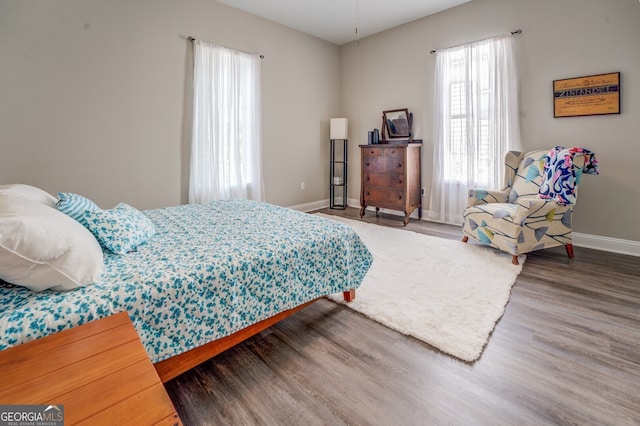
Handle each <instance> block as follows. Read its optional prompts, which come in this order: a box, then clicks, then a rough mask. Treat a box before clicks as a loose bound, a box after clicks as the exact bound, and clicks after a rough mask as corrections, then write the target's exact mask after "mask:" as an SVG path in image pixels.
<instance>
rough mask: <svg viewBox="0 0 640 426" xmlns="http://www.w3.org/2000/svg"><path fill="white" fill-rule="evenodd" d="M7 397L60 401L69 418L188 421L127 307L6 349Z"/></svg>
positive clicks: (2, 367)
mask: <svg viewBox="0 0 640 426" xmlns="http://www.w3.org/2000/svg"><path fill="white" fill-rule="evenodd" d="M0 402H1V403H2V404H25V405H34V404H35V405H40V404H45V405H49V404H54V405H57V406H59V405H61V406H63V409H64V411H63V412H64V424H65V425H73V424H87V425H96V424H113V425H126V424H130V425H137V426H138V425H152V424H154V425H155V424H163V425H180V424H181V422H180V419H179V418H178V415H177V414H176V410H175V408H174V407H173V404H172V403H171V400H170V399H169V396H168V395H167V393H166V391H165V389H164V386H163V385H162V383H161V382H160V378H159V377H158V374H157V373H156V370H155V369H154V368H153V364H151V361H150V360H149V358H148V356H147V353H146V352H145V349H144V347H143V346H142V343H141V342H140V339H139V338H138V334H137V333H136V330H135V328H134V327H133V324H132V323H131V321H130V320H129V315H128V314H127V313H126V312H123V313H120V314H116V315H113V316H110V317H107V318H104V319H100V320H97V321H92V322H89V323H87V324H84V325H81V326H79V327H75V328H72V329H70V330H65V331H61V332H60V333H56V334H52V335H50V336H47V337H43V338H41V339H37V340H34V341H31V342H28V343H25V344H22V345H19V346H15V347H12V348H8V349H5V350H3V351H0Z"/></svg>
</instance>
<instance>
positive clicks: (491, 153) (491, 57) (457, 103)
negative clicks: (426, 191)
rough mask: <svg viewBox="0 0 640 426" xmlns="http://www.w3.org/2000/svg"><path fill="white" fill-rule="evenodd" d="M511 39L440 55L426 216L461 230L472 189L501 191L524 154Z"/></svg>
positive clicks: (496, 40) (501, 38) (457, 48)
mask: <svg viewBox="0 0 640 426" xmlns="http://www.w3.org/2000/svg"><path fill="white" fill-rule="evenodd" d="M512 38H513V37H512V36H511V35H506V36H502V37H496V38H492V39H488V40H482V41H478V42H475V43H470V44H466V45H462V46H457V47H452V48H449V49H444V50H438V51H437V52H436V69H435V85H434V88H435V93H434V96H435V108H434V110H435V120H434V132H435V134H434V164H433V185H432V189H431V198H430V207H429V213H428V216H429V217H430V218H431V219H434V220H437V221H440V222H446V223H454V224H460V223H462V214H463V212H464V209H465V208H466V206H467V194H468V190H469V189H473V188H484V189H501V188H500V187H501V186H502V182H503V178H502V176H503V174H504V155H505V154H506V153H507V151H509V150H518V149H519V148H520V126H519V118H518V84H517V78H516V68H515V58H514V52H513V46H512Z"/></svg>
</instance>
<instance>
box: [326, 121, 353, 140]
mask: <svg viewBox="0 0 640 426" xmlns="http://www.w3.org/2000/svg"><path fill="white" fill-rule="evenodd" d="M329 122H330V126H331V131H330V132H329V134H330V135H331V139H348V137H347V135H348V133H349V132H348V127H349V122H348V120H347V119H346V118H332V119H331V120H329Z"/></svg>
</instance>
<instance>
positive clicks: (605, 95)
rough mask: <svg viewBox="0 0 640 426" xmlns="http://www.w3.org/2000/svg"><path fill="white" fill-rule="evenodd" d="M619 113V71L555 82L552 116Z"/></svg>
mask: <svg viewBox="0 0 640 426" xmlns="http://www.w3.org/2000/svg"><path fill="white" fill-rule="evenodd" d="M603 114H620V73H619V72H614V73H610V74H598V75H589V76H585V77H575V78H568V79H564V80H554V81H553V116H554V117H575V116H581V115H603Z"/></svg>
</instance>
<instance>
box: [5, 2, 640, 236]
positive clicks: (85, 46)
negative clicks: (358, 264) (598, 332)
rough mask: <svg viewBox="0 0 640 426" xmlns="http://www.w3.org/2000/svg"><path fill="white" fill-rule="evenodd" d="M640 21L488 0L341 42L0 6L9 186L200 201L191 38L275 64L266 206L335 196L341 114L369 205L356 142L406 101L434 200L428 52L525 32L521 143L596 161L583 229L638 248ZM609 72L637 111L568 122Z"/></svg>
mask: <svg viewBox="0 0 640 426" xmlns="http://www.w3.org/2000/svg"><path fill="white" fill-rule="evenodd" d="M639 23H640V4H639V3H638V2H637V1H636V0H611V1H604V0H560V1H558V0H536V1H531V0H474V1H472V2H470V3H467V4H464V5H462V6H459V7H457V8H454V9H451V10H448V11H445V12H442V13H440V14H437V15H434V16H431V17H427V18H425V19H421V20H418V21H415V22H412V23H410V24H407V25H403V26H401V27H398V28H395V29H392V30H389V31H386V32H384V33H381V34H378V35H375V36H372V37H369V38H366V39H363V40H361V41H360V43H359V45H357V44H356V43H352V44H348V45H345V46H343V47H341V48H340V47H337V46H335V45H332V44H330V43H326V42H323V41H320V40H318V39H315V38H313V37H310V36H307V35H305V34H302V33H300V32H297V31H294V30H291V29H288V28H286V27H283V26H280V25H277V24H274V23H271V22H269V21H266V20H263V19H260V18H257V17H255V16H253V15H250V14H247V13H244V12H241V11H238V10H235V9H232V8H229V7H227V6H225V5H222V4H220V3H218V2H216V1H213V0H188V1H180V0H171V1H170V0H164V1H152V0H129V1H125V0H121V1H106V0H93V1H90V0H75V1H74V0H57V1H55V2H54V1H45V0H40V1H36V0H23V1H12V0H0V64H1V65H0V94H1V96H0V183H9V182H25V183H30V184H33V185H37V186H40V187H43V188H44V189H46V190H48V191H50V192H52V193H55V192H57V191H74V192H79V193H82V194H86V195H87V196H90V197H92V198H94V199H95V200H96V201H97V202H98V203H99V204H101V205H102V206H103V207H110V206H112V205H115V204H116V203H117V202H119V201H125V202H128V203H131V204H132V205H134V206H136V207H139V208H154V207H160V206H166V205H174V204H179V203H182V202H186V196H187V182H188V173H189V137H190V130H189V129H190V97H189V96H190V95H189V93H190V85H189V81H190V75H191V74H190V73H191V65H190V64H191V60H192V58H191V49H190V45H189V44H188V42H187V41H186V36H189V35H193V36H196V37H199V38H201V39H205V40H209V41H213V42H216V43H218V44H221V45H225V46H228V47H232V48H236V49H240V50H244V51H251V52H259V53H262V54H264V55H265V59H264V61H263V63H262V65H263V69H262V73H263V79H262V83H263V93H262V95H263V144H264V153H263V156H264V173H265V182H266V193H267V201H269V202H272V203H276V204H280V205H285V206H291V205H301V204H304V203H313V202H316V201H319V200H326V199H327V196H328V189H327V182H328V165H327V164H328V119H329V118H330V117H335V116H346V117H348V118H349V120H350V123H349V129H350V164H349V174H350V179H349V184H350V190H349V194H350V198H357V197H358V190H359V185H360V181H359V180H360V177H359V170H360V168H359V166H360V165H359V158H358V155H357V154H358V151H357V145H358V144H360V143H364V142H365V141H366V132H367V130H369V129H372V128H374V127H378V128H379V127H380V113H381V111H382V110H384V109H392V108H398V107H408V108H409V109H410V110H411V111H412V112H413V113H414V115H415V129H414V130H415V133H416V135H417V137H420V138H422V139H424V141H425V145H424V154H423V169H424V173H423V186H424V187H425V188H426V189H427V191H428V190H429V188H430V185H431V174H430V170H431V164H432V161H433V158H432V157H433V156H432V152H433V138H432V134H431V129H432V128H433V125H432V115H433V110H432V98H431V96H432V92H433V87H432V81H433V64H434V57H433V56H432V55H430V54H429V50H431V49H434V48H438V47H447V46H451V45H456V44H460V43H464V42H468V41H472V40H478V39H482V38H486V37H490V36H493V35H496V34H500V33H505V32H507V31H510V30H513V29H515V28H522V29H523V31H524V33H523V34H522V35H521V36H517V37H516V39H515V40H516V47H517V49H518V51H519V65H520V71H521V72H520V76H521V118H522V130H523V132H522V133H523V135H522V136H523V144H524V148H525V149H526V150H528V149H535V148H541V147H550V146H553V145H556V144H561V145H580V146H584V147H587V148H591V149H593V150H594V151H595V152H596V153H597V154H598V156H599V158H600V162H601V170H602V173H601V175H600V176H587V177H585V179H584V183H583V185H582V186H581V189H580V197H579V203H578V205H577V207H576V210H575V215H574V221H575V226H574V229H575V230H576V231H578V232H581V233H585V234H593V235H600V236H605V237H611V238H621V239H627V240H634V241H640V227H638V226H637V225H636V223H637V222H636V220H635V217H636V213H635V212H637V211H640V186H639V185H638V184H637V181H638V179H637V178H635V173H634V170H635V166H636V164H638V163H640V150H638V149H636V145H637V144H638V143H640V141H639V140H638V135H639V134H640V119H639V117H640V114H639V111H640V105H639V104H640V83H639V82H640V49H638V48H637V42H638V40H640V24H639ZM611 71H620V72H621V73H622V114H620V115H612V116H600V117H575V118H564V119H554V118H553V107H552V98H551V84H552V81H553V80H554V79H558V78H567V77H574V76H581V75H588V74H596V73H604V72H611ZM300 182H305V184H306V190H305V191H301V190H300ZM428 199H429V198H428V192H427V195H426V196H425V198H424V201H425V208H427V207H428V206H427V205H426V203H428Z"/></svg>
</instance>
